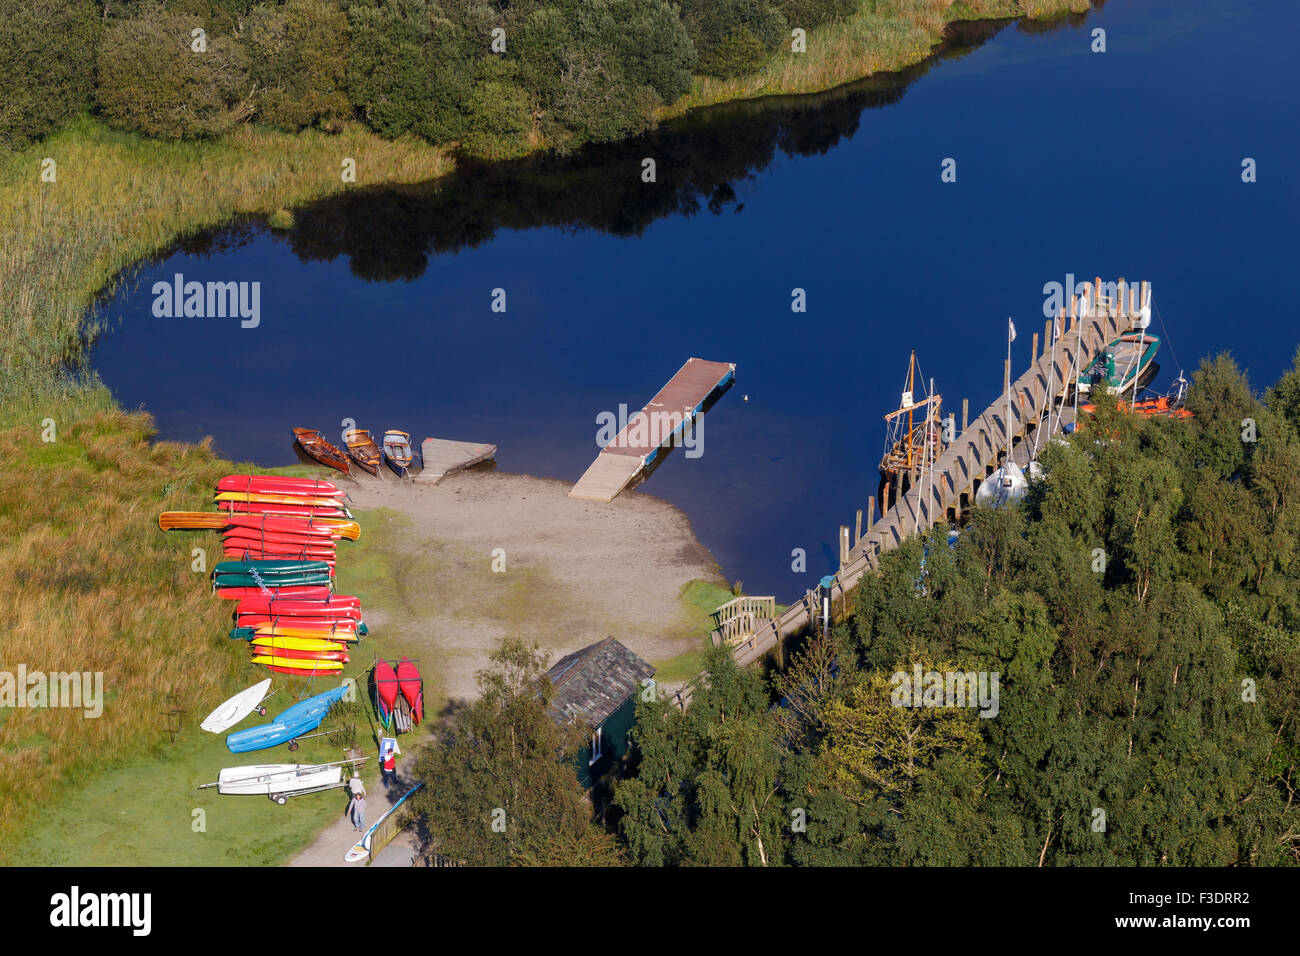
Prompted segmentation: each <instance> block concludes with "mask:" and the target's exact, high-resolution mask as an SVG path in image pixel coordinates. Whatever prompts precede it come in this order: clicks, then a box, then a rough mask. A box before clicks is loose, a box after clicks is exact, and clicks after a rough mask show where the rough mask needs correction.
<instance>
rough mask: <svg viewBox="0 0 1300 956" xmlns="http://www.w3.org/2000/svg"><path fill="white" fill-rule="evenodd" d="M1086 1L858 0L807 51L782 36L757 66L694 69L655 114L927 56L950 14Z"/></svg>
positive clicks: (888, 68)
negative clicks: (682, 91) (713, 72)
mask: <svg viewBox="0 0 1300 956" xmlns="http://www.w3.org/2000/svg"><path fill="white" fill-rule="evenodd" d="M1091 7H1092V4H1091V0H966V2H964V3H959V2H954V0H863V2H862V5H861V7H860V9H859V11H858V12H857V13H855V14H854V15H853V16H851V17H847V18H845V19H844V20H842V21H840V22H838V23H828V24H825V25H823V26H821V27H818V28H817V29H814V30H812V31H811V32H810V33H809V34H808V49H807V51H806V52H804V53H793V52H790V50H789V49H788V43H787V48H786V50H784V51H783V52H778V53H777V54H776V55H774V56H773V57H772V58H771V59H770V60H769V61H768V62H767V64H766V65H765V66H764V67H763V68H762V69H761V70H759V72H757V73H752V74H749V75H747V76H740V77H734V78H732V79H725V80H724V79H718V78H716V77H708V76H697V77H696V78H695V82H694V85H693V86H692V87H691V90H690V92H688V93H687V94H686V95H685V96H683V97H682V98H681V99H679V100H677V101H676V102H675V103H672V104H670V105H668V106H665V107H663V108H662V109H661V110H660V111H659V114H658V115H659V118H660V119H668V118H671V117H674V116H680V115H682V114H683V113H687V112H689V111H690V110H693V109H698V108H700V107H702V106H713V105H715V104H718V103H726V102H729V101H731V100H743V99H753V98H755V97H759V96H785V95H791V94H799V93H820V92H822V91H824V90H829V89H832V88H833V87H836V86H840V85H842V84H844V83H851V82H852V81H854V80H860V79H863V78H864V77H867V76H870V75H871V74H873V73H882V72H895V71H898V70H902V69H904V68H906V67H909V66H913V65H915V64H917V63H920V62H921V61H922V60H924V59H925V58H926V57H927V56H929V55H930V53H931V51H933V49H934V47H935V45H936V44H938V43H939V41H940V40H941V39H942V38H943V30H944V28H945V27H946V26H947V25H948V24H949V23H952V22H954V21H956V20H980V19H999V18H1002V17H1018V16H1028V17H1055V16H1063V15H1065V14H1067V13H1082V12H1085V11H1087V10H1089V9H1091Z"/></svg>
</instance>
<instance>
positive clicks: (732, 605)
mask: <svg viewBox="0 0 1300 956" xmlns="http://www.w3.org/2000/svg"><path fill="white" fill-rule="evenodd" d="M775 618H776V598H775V597H753V596H750V595H743V596H741V597H737V598H733V599H731V600H730V601H728V602H727V603H726V604H724V605H722V606H721V607H719V608H718V609H717V610H716V611H714V612H713V623H714V628H715V630H714V631H713V643H714V644H726V645H728V646H732V647H734V646H735V645H737V644H741V643H743V642H745V641H748V640H749V639H750V638H752V637H753V636H754V634H755V633H756V632H757V631H758V630H759V629H760V628H762V627H764V625H769V622H771V621H773V620H775Z"/></svg>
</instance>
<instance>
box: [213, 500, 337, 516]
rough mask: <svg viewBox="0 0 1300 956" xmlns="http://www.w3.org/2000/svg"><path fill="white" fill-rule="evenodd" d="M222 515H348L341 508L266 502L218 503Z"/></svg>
mask: <svg viewBox="0 0 1300 956" xmlns="http://www.w3.org/2000/svg"><path fill="white" fill-rule="evenodd" d="M216 505H217V508H219V509H220V510H221V511H222V513H226V514H235V515H261V514H264V515H270V516H271V517H273V518H344V519H346V518H347V517H348V513H347V512H346V511H344V510H343V509H342V508H322V507H321V506H320V505H284V504H274V503H272V502H266V501H218V502H216Z"/></svg>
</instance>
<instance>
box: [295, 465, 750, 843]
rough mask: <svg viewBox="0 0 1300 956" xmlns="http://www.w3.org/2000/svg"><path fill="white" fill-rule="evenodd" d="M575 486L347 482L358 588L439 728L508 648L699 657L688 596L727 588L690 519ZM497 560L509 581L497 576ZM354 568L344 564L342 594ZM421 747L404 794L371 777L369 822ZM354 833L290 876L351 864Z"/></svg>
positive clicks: (495, 475)
mask: <svg viewBox="0 0 1300 956" xmlns="http://www.w3.org/2000/svg"><path fill="white" fill-rule="evenodd" d="M570 487H571V485H570V484H569V483H568V482H564V481H557V480H554V479H549V478H534V477H530V476H528V475H515V474H506V473H502V472H498V471H494V470H491V469H490V468H475V469H470V470H469V471H466V472H461V473H459V474H456V475H453V476H451V477H449V478H447V479H446V480H445V481H444V482H443V483H442V484H441V485H437V486H435V485H433V484H432V483H431V482H422V481H409V480H408V481H397V480H396V479H394V478H393V477H392V476H391V475H385V477H384V479H383V480H380V479H375V478H371V477H370V476H368V475H361V476H359V477H358V479H357V480H356V481H355V482H353V483H350V488H349V495H348V506H349V507H350V508H351V509H352V510H353V512H354V513H355V514H357V517H358V520H359V521H360V522H361V526H362V538H363V540H366V541H367V544H366V548H365V551H364V552H361V553H363V554H365V555H366V558H365V559H364V560H363V562H361V563H364V564H365V565H366V567H365V568H363V569H362V570H361V572H360V573H356V575H355V576H356V583H357V585H358V586H357V587H356V588H354V589H353V590H356V591H358V592H359V593H362V596H363V597H364V598H365V601H366V604H365V606H366V619H367V622H368V623H369V624H370V626H371V628H372V631H373V633H374V634H375V635H376V637H377V638H379V639H381V640H382V641H383V645H384V647H386V648H390V649H395V650H396V651H398V652H400V653H403V654H406V655H408V656H410V657H411V658H413V659H416V660H418V661H419V662H420V667H421V670H422V671H423V673H424V675H425V693H426V695H427V696H428V701H429V702H430V703H431V704H432V705H433V706H432V707H430V708H429V712H430V716H432V715H433V714H435V713H437V711H438V710H440V709H442V708H443V707H445V706H446V705H447V704H448V703H450V702H453V701H455V700H457V699H466V698H472V697H474V696H476V694H477V685H476V683H475V674H476V673H477V672H478V671H479V670H480V669H482V668H483V667H484V666H485V665H486V664H487V659H488V655H489V654H490V653H491V652H492V650H493V649H494V648H495V647H496V646H497V644H498V642H499V641H500V640H501V639H502V638H503V637H507V636H510V637H518V638H522V639H523V640H526V641H529V642H536V643H538V644H540V645H541V646H542V647H544V648H545V649H546V650H547V651H548V652H549V653H550V658H551V661H552V662H554V661H556V660H558V659H559V658H560V657H562V656H563V655H565V654H567V653H569V652H571V651H574V650H577V649H578V648H580V647H583V646H585V645H587V644H590V643H592V642H593V641H597V640H600V639H601V638H604V637H607V636H609V635H613V636H614V637H616V638H618V639H619V640H620V641H622V642H623V643H624V644H626V645H627V646H628V647H630V648H631V649H632V650H633V651H635V652H636V653H637V654H639V655H641V657H643V658H645V659H646V660H648V661H650V662H651V663H652V664H662V663H663V662H664V661H666V660H669V659H671V658H673V657H676V656H678V655H680V654H683V653H686V652H688V651H693V650H698V649H699V647H700V646H701V644H702V641H703V637H702V631H701V629H700V620H699V619H698V617H692V615H691V614H690V613H689V612H688V611H687V609H686V607H685V606H684V605H683V603H682V601H681V599H680V597H679V595H680V593H681V590H682V588H683V587H684V586H686V585H687V584H688V583H690V582H691V581H692V580H704V581H709V582H715V583H718V584H725V582H723V581H722V579H721V577H720V576H719V574H718V569H717V566H716V563H715V562H714V560H713V558H712V556H711V555H710V554H709V552H708V550H707V549H706V548H704V546H703V545H701V544H700V542H699V541H698V540H697V539H696V537H695V534H694V532H693V531H692V530H691V526H690V522H689V521H688V520H687V519H686V516H685V515H684V514H682V512H680V511H679V510H678V509H677V508H675V507H673V506H672V505H670V504H668V503H667V502H665V501H662V500H660V499H658V498H655V497H654V496H652V495H647V494H641V493H639V492H631V493H629V494H625V495H623V496H621V497H619V498H618V499H616V500H615V501H613V502H611V503H609V504H600V503H593V502H590V501H579V500H577V499H574V498H569V497H567V495H568V491H569V488H570ZM496 549H501V550H502V551H504V567H505V570H503V571H502V570H493V565H494V561H495V562H496V566H497V567H500V566H501V564H500V561H501V558H502V556H501V555H500V554H499V553H498V554H497V555H495V556H494V554H493V552H494V551H495V550H496ZM356 563H358V562H355V561H350V560H349V557H348V555H347V553H346V551H345V552H344V553H343V554H341V555H340V561H339V574H340V587H341V588H343V589H344V590H349V589H352V588H351V583H350V579H349V577H348V575H349V574H350V573H351V568H350V566H352V565H354V564H356ZM376 589H377V592H378V593H373V594H372V593H371V592H372V591H375V590H376ZM675 686H676V685H675V684H673V683H671V682H669V683H666V684H665V685H664V687H665V689H666V690H672V689H674V688H675ZM412 744H416V742H414V741H413V742H412V743H411V744H408V745H407V746H406V747H405V748H404V749H405V755H404V757H403V760H402V761H401V769H400V773H401V775H402V778H403V783H402V785H400V786H398V787H395V788H394V789H393V790H392V791H391V792H388V791H386V790H385V789H384V788H382V787H381V786H379V784H378V781H377V780H376V779H374V778H375V777H376V776H377V773H376V772H375V770H374V768H370V770H369V772H368V773H367V774H366V776H367V779H368V786H369V787H370V791H371V792H370V804H371V812H370V819H371V820H372V821H373V820H374V819H376V818H377V817H378V816H379V814H381V813H383V812H384V810H385V809H387V807H388V806H389V805H390V804H391V803H392V801H393V800H395V799H396V797H398V796H400V794H401V793H402V792H404V791H405V790H406V789H407V787H409V786H410V782H411V778H410V773H411V769H412V764H413V760H414V754H415V750H416V746H415V745H412ZM356 835H357V834H356V833H355V832H354V831H353V830H352V828H351V826H350V825H349V824H348V822H347V821H346V820H345V819H343V818H341V817H340V818H338V819H336V820H334V821H333V822H332V823H330V825H329V826H327V827H326V828H325V829H324V830H323V831H322V832H321V833H320V834H319V835H318V836H317V838H316V839H315V840H314V841H313V843H312V844H311V845H310V846H308V847H305V848H304V849H303V850H302V852H300V853H299V854H298V855H297V856H295V858H294V859H293V861H292V863H291V865H293V866H343V865H346V864H344V862H343V853H344V851H345V850H346V849H347V848H348V846H350V845H351V843H352V841H353V840H354V839H355V837H356ZM413 847H414V844H413V843H411V837H410V835H409V833H408V834H404V835H403V838H402V839H400V840H399V841H398V843H397V845H395V846H393V847H390V848H389V850H388V851H386V855H385V858H384V861H385V863H386V865H407V864H409V861H410V856H411V853H412V852H413ZM393 861H396V862H393Z"/></svg>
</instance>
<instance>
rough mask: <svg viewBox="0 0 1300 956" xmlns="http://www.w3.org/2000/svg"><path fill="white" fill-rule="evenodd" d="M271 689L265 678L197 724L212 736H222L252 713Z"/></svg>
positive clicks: (269, 682) (268, 681)
mask: <svg viewBox="0 0 1300 956" xmlns="http://www.w3.org/2000/svg"><path fill="white" fill-rule="evenodd" d="M270 689H271V678H269V677H268V678H267V679H266V680H264V681H262V682H261V683H260V684H254V685H253V686H252V687H249V688H247V689H245V690H241V691H240V692H239V693H238V694H236V695H235V696H234V697H232V698H230V700H228V701H226V702H225V703H223V704H221V705H220V706H218V707H217V709H216V710H214V711H213V712H212V713H210V714H208V716H207V717H206V718H205V719H204V721H203V723H201V724H199V726H200V727H202V728H203V729H204V730H206V731H208V733H212V734H224V733H225V732H226V731H227V730H229V729H230V728H231V727H233V726H235V724H237V723H239V722H240V721H241V720H243V719H244V718H245V717H247V716H248V715H249V714H251V713H252V712H253V710H254V709H255V708H256V707H257V705H258V704H260V703H261V702H262V700H263V699H264V698H265V697H266V692H267V691H269V690H270Z"/></svg>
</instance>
